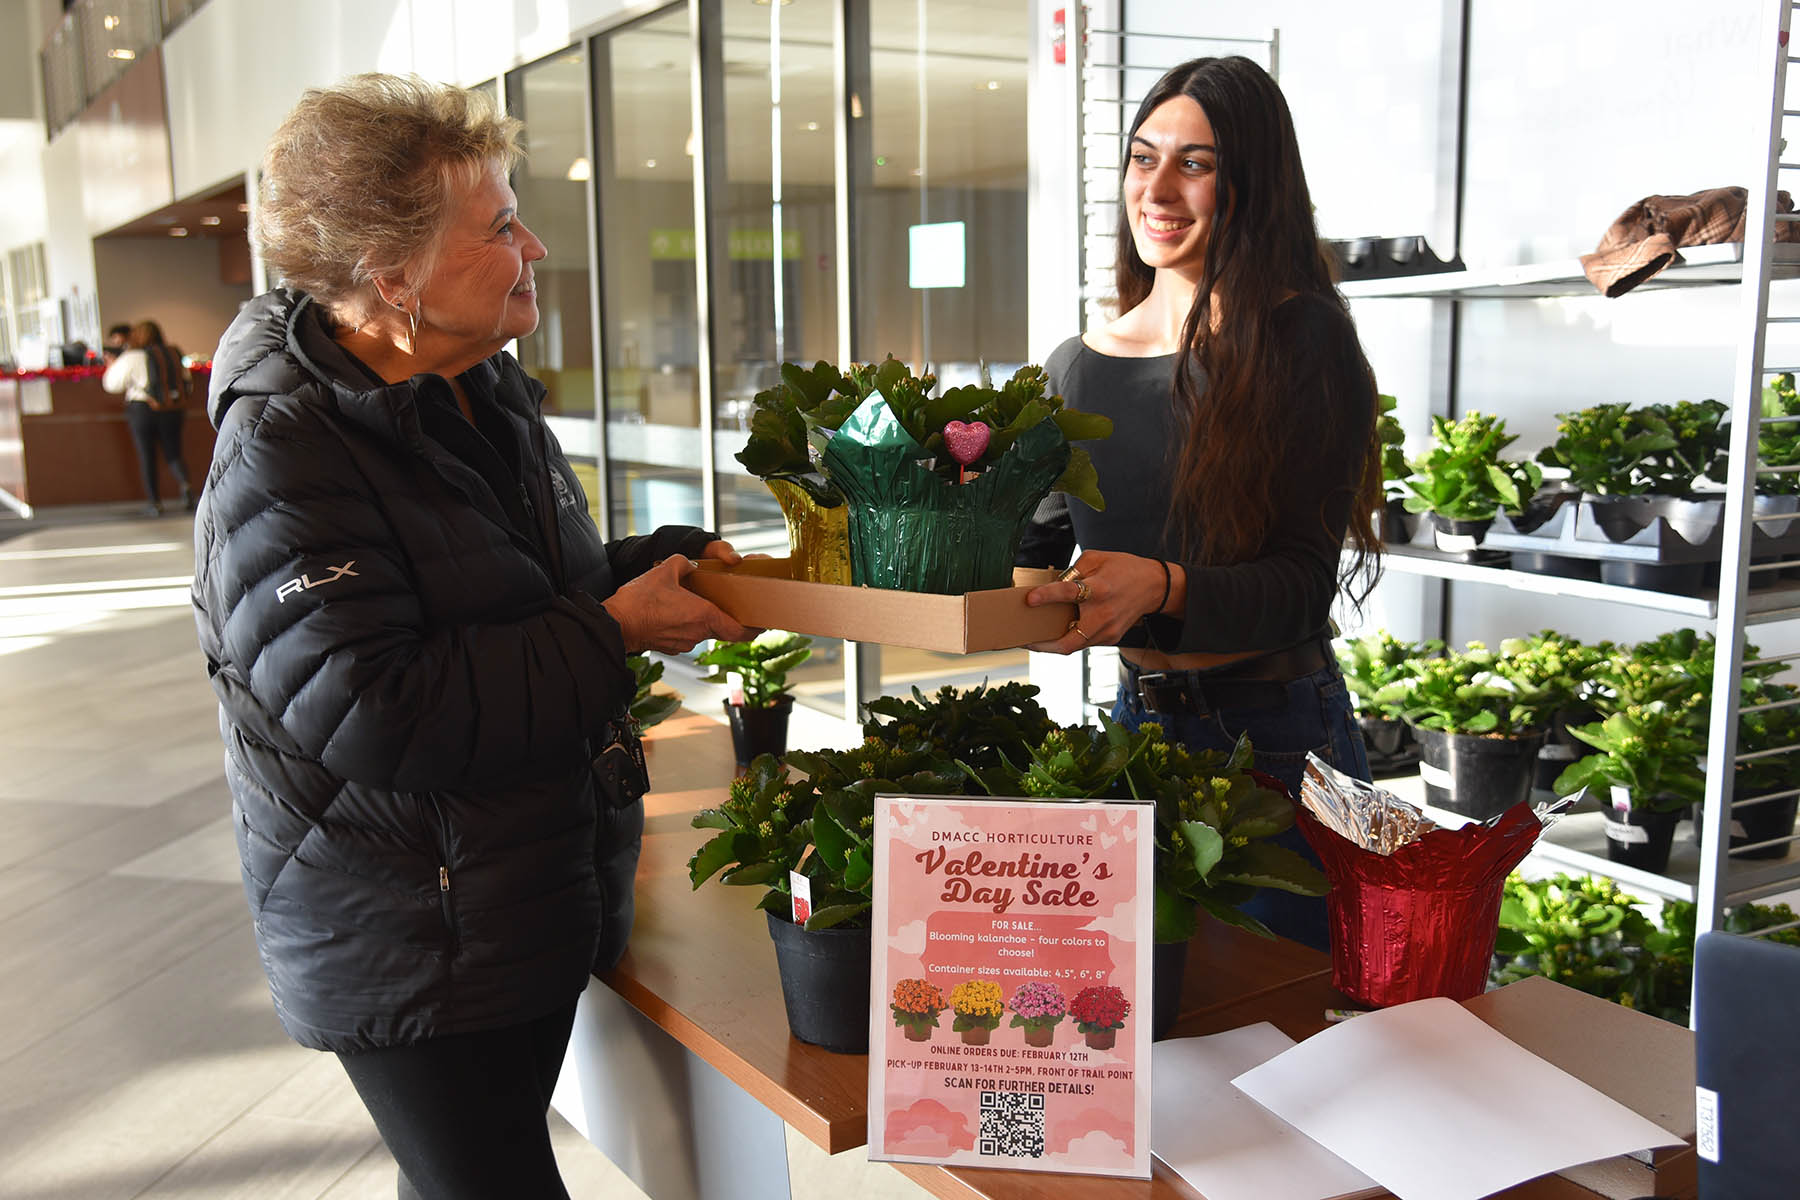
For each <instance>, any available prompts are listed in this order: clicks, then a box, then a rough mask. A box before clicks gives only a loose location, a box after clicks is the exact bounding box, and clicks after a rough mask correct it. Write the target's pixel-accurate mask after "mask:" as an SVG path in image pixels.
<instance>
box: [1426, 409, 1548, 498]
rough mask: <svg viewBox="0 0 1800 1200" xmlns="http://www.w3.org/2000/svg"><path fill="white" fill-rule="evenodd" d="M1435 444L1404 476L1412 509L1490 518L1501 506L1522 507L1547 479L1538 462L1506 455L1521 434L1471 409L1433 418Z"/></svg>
mask: <svg viewBox="0 0 1800 1200" xmlns="http://www.w3.org/2000/svg"><path fill="white" fill-rule="evenodd" d="M1431 428H1432V432H1433V433H1434V434H1435V435H1436V443H1435V444H1434V445H1433V446H1432V447H1431V449H1430V450H1429V451H1427V452H1426V453H1425V454H1424V455H1422V456H1420V457H1419V458H1417V459H1415V460H1414V461H1413V464H1412V469H1413V474H1412V476H1411V477H1410V478H1408V479H1407V480H1406V486H1407V487H1408V488H1409V489H1410V490H1411V491H1412V495H1410V496H1408V497H1406V500H1405V505H1406V511H1408V512H1433V513H1436V514H1437V515H1438V516H1440V517H1442V518H1444V519H1445V520H1450V521H1486V520H1489V519H1491V518H1492V517H1493V516H1494V515H1495V514H1496V513H1498V512H1500V511H1501V510H1505V511H1506V512H1511V513H1518V512H1523V511H1524V508H1525V505H1526V504H1527V503H1529V502H1530V500H1531V497H1532V496H1533V495H1534V494H1535V493H1536V492H1537V490H1538V486H1539V485H1540V484H1542V483H1543V481H1544V473H1543V471H1542V469H1541V468H1539V467H1538V465H1537V464H1536V463H1533V462H1512V461H1509V460H1505V459H1502V458H1501V457H1500V452H1501V451H1502V450H1504V449H1505V448H1506V447H1507V446H1509V445H1511V444H1512V443H1513V442H1514V441H1516V440H1517V439H1516V438H1514V437H1512V436H1510V435H1508V434H1507V432H1506V422H1505V421H1503V420H1501V419H1500V418H1498V417H1492V416H1488V415H1487V414H1485V413H1479V412H1472V413H1470V414H1469V415H1467V416H1466V417H1463V418H1462V419H1461V420H1459V421H1450V420H1447V419H1446V418H1444V417H1439V416H1434V417H1432V418H1431Z"/></svg>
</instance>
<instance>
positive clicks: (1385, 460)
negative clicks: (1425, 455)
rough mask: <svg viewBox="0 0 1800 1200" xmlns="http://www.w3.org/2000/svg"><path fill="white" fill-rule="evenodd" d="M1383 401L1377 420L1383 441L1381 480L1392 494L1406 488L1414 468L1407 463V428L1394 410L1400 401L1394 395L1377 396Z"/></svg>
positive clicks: (1379, 436) (1377, 433)
mask: <svg viewBox="0 0 1800 1200" xmlns="http://www.w3.org/2000/svg"><path fill="white" fill-rule="evenodd" d="M1376 399H1378V400H1379V401H1380V402H1381V416H1380V417H1379V418H1377V419H1376V422H1375V435H1376V437H1377V438H1379V439H1380V441H1381V482H1382V485H1383V486H1384V487H1385V488H1386V490H1387V491H1388V492H1389V493H1391V494H1397V493H1399V492H1401V491H1403V490H1405V482H1406V477H1407V476H1408V475H1410V474H1411V473H1412V468H1411V467H1409V466H1407V465H1406V430H1404V429H1402V428H1401V427H1400V418H1399V417H1396V416H1395V415H1394V410H1395V409H1397V408H1399V407H1400V401H1398V400H1396V399H1395V398H1394V397H1392V396H1388V395H1382V396H1378V397H1376Z"/></svg>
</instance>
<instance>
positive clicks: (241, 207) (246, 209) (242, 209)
mask: <svg viewBox="0 0 1800 1200" xmlns="http://www.w3.org/2000/svg"><path fill="white" fill-rule="evenodd" d="M238 211H239V212H244V213H247V212H249V211H250V206H249V205H248V204H240V205H238Z"/></svg>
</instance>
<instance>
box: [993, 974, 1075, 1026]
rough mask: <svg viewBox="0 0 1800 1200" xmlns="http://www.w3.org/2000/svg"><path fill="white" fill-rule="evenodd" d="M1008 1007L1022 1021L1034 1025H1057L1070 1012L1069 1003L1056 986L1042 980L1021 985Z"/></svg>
mask: <svg viewBox="0 0 1800 1200" xmlns="http://www.w3.org/2000/svg"><path fill="white" fill-rule="evenodd" d="M1007 1007H1008V1008H1010V1009H1012V1010H1013V1014H1014V1015H1015V1016H1017V1017H1018V1018H1019V1019H1020V1020H1022V1021H1026V1022H1030V1023H1034V1024H1037V1023H1041V1024H1055V1023H1056V1022H1057V1021H1060V1020H1062V1018H1063V1014H1064V1013H1066V1012H1068V1010H1069V1008H1068V1001H1066V1000H1064V999H1063V994H1062V993H1061V992H1059V991H1058V990H1057V989H1056V985H1055V984H1053V983H1045V982H1044V981H1043V980H1040V979H1033V980H1031V981H1030V982H1028V983H1022V984H1020V985H1019V990H1018V991H1016V992H1014V993H1013V998H1012V1001H1011V1003H1009V1004H1008V1005H1007Z"/></svg>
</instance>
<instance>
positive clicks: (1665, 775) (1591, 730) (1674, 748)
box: [1556, 702, 1706, 812]
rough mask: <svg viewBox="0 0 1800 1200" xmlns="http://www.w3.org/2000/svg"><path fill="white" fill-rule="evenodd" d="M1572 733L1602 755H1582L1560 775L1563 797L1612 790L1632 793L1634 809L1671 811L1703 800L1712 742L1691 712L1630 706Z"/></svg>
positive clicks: (1603, 794)
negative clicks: (1703, 769)
mask: <svg viewBox="0 0 1800 1200" xmlns="http://www.w3.org/2000/svg"><path fill="white" fill-rule="evenodd" d="M1569 732H1570V733H1571V734H1573V735H1574V736H1575V737H1576V738H1578V739H1580V740H1581V741H1584V742H1586V743H1587V744H1588V745H1590V746H1592V747H1593V748H1594V749H1596V750H1598V751H1600V753H1598V754H1590V755H1588V756H1587V757H1586V758H1578V759H1576V760H1575V761H1574V762H1573V763H1570V764H1569V765H1568V766H1567V767H1565V768H1564V769H1563V772H1562V774H1560V775H1558V776H1557V777H1556V791H1557V794H1558V795H1563V796H1567V795H1571V794H1573V793H1574V792H1576V791H1578V790H1580V789H1581V788H1584V787H1585V788H1589V789H1591V790H1592V791H1593V792H1595V793H1596V794H1598V795H1600V796H1601V797H1602V799H1605V798H1606V797H1607V796H1608V794H1609V789H1611V788H1614V787H1621V788H1624V789H1626V790H1627V791H1628V792H1629V793H1630V794H1631V807H1632V808H1634V809H1650V810H1652V811H1659V812H1668V811H1671V810H1674V809H1680V808H1685V807H1687V806H1688V805H1690V804H1697V803H1699V801H1700V799H1701V797H1702V788H1703V783H1702V778H1701V775H1700V766H1699V762H1700V759H1701V757H1702V756H1703V755H1705V753H1706V743H1705V742H1704V741H1703V740H1702V739H1701V737H1700V735H1699V734H1697V733H1696V732H1695V731H1694V728H1693V726H1692V724H1691V723H1690V722H1689V721H1688V718H1687V715H1686V713H1685V712H1684V711H1683V710H1681V709H1678V708H1670V707H1668V706H1667V705H1665V704H1662V703H1660V702H1652V703H1650V704H1644V705H1635V704H1634V705H1630V706H1628V707H1626V708H1624V709H1621V710H1620V711H1618V712H1615V713H1613V714H1612V715H1610V716H1608V717H1607V718H1606V719H1605V720H1604V721H1599V722H1596V723H1594V724H1592V725H1576V726H1572V727H1571V728H1570V729H1569Z"/></svg>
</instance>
